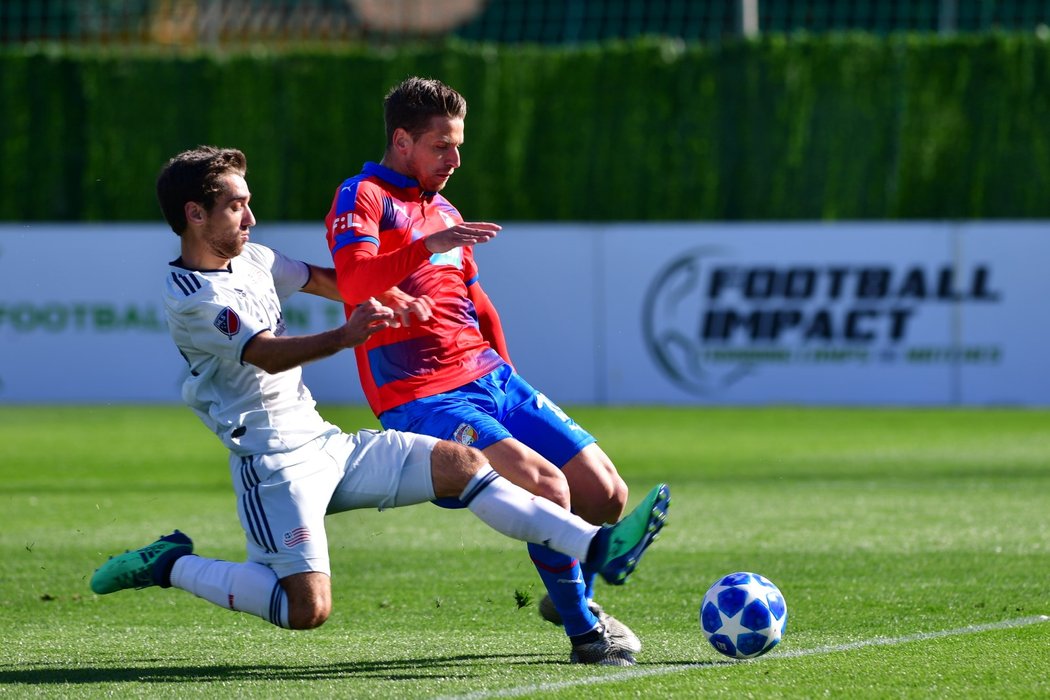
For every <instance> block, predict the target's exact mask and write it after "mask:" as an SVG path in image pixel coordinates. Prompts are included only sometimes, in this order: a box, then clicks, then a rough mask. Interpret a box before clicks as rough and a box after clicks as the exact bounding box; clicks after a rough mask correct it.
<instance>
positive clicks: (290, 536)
mask: <svg viewBox="0 0 1050 700" xmlns="http://www.w3.org/2000/svg"><path fill="white" fill-rule="evenodd" d="M281 539H283V540H284V546H285V547H295V546H296V545H300V544H302V543H303V542H306V541H308V540H309V539H310V528H308V527H302V526H300V527H297V528H295V529H293V530H289V531H288V532H286V533H284V537H282V538H281Z"/></svg>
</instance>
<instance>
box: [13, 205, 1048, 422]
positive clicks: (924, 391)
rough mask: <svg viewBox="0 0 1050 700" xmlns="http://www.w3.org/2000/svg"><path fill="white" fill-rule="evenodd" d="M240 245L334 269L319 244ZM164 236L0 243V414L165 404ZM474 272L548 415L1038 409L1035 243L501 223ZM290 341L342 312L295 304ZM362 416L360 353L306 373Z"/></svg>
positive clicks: (168, 361)
mask: <svg viewBox="0 0 1050 700" xmlns="http://www.w3.org/2000/svg"><path fill="white" fill-rule="evenodd" d="M253 240H256V241H258V242H261V243H265V244H267V245H270V246H272V247H275V248H278V249H280V250H282V251H284V252H285V253H288V254H290V255H292V256H296V257H299V258H301V259H304V260H307V261H310V262H314V263H317V264H329V258H328V252H327V248H326V245H325V241H324V234H323V229H322V228H321V227H320V226H318V225H316V224H273V225H261V226H259V227H257V228H256V229H255V230H254V233H253ZM177 255H178V239H177V238H176V237H175V235H174V234H172V233H171V232H170V231H168V230H167V228H166V227H165V226H163V225H161V224H152V223H150V224H110V225H66V224H31V225H0V402H3V403H47V402H74V403H80V402H84V403H86V402H114V403H119V402H154V401H162V402H166V401H178V400H179V392H178V385H179V382H180V381H181V377H182V373H183V367H184V363H183V361H182V359H181V357H180V356H179V355H178V353H177V352H176V351H175V349H174V347H173V346H172V344H171V342H170V340H169V338H168V335H167V331H166V328H165V327H164V320H163V313H162V310H161V305H160V303H159V290H160V285H161V282H162V277H163V275H164V274H165V271H166V268H165V263H166V262H167V261H169V260H171V259H173V258H175V257H177ZM476 255H477V258H478V260H479V263H480V265H481V281H482V284H483V285H484V287H485V288H486V289H487V290H488V292H489V295H490V296H491V297H492V298H493V299H494V300H495V302H496V305H497V307H498V308H499V309H500V312H501V316H502V318H503V323H504V329H505V331H506V333H507V337H508V342H509V344H510V348H511V354H512V357H513V359H514V362H515V365H516V366H517V368H518V370H519V371H520V372H521V373H522V374H523V375H524V376H525V377H526V378H527V379H528V380H529V381H531V382H532V383H533V384H534V385H536V386H537V387H538V388H540V389H541V390H542V391H544V393H546V394H548V395H549V396H550V397H551V398H553V399H554V400H555V401H558V402H561V403H567V404H568V403H596V404H653V403H660V404H705V405H717V404H727V405H752V404H765V403H797V404H825V405H826V404H848V405H854V404H870V405H988V404H1010V405H1013V404H1018V405H1033V406H1035V405H1039V406H1046V405H1050V363H1048V360H1047V348H1048V345H1050V344H1048V342H1047V341H1048V340H1050V323H1048V321H1050V314H1048V312H1047V310H1046V300H1047V299H1050V274H1048V273H1047V272H1046V267H1047V263H1048V262H1050V224H1048V223H1047V222H1033V223H1008V222H1004V223H996V222H975V223H962V224H954V223H903V224H885V223H844V224H822V223H790V224H776V223H774V224H692V223H682V224H615V225H597V224H580V225H571V224H570V225H564V224H562V225H536V224H508V225H506V226H505V227H504V229H503V232H502V233H501V234H500V236H499V237H498V238H497V239H496V240H495V241H493V242H492V243H489V244H487V245H485V246H479V247H478V249H477V250H476ZM286 317H287V321H288V326H289V330H290V332H293V333H305V332H315V331H319V330H323V329H326V328H330V327H332V326H334V325H336V324H337V323H339V322H340V319H341V317H342V312H341V309H340V307H339V306H338V305H336V304H333V303H330V302H326V301H324V300H321V299H317V298H314V297H311V296H309V295H305V294H304V295H299V296H298V297H297V298H293V300H292V301H291V302H290V303H289V304H288V305H287V307H286ZM306 375H307V382H308V383H309V385H310V387H311V389H312V390H313V393H314V395H315V396H316V398H317V399H318V400H320V401H323V402H329V403H334V402H340V403H363V395H362V394H361V391H360V389H359V388H358V386H357V378H356V370H355V368H354V360H353V354H352V353H351V352H346V353H343V354H342V355H341V356H338V357H335V358H329V359H326V360H322V361H320V362H317V363H314V364H312V365H309V366H308V367H307V369H306Z"/></svg>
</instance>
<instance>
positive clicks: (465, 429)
mask: <svg viewBox="0 0 1050 700" xmlns="http://www.w3.org/2000/svg"><path fill="white" fill-rule="evenodd" d="M452 439H453V440H455V441H456V442H458V443H459V444H461V445H468V446H469V445H473V444H474V443H475V442H477V441H478V431H476V430H474V427H473V426H470V425H467V424H466V423H460V424H459V427H458V428H456V432H454V433H452Z"/></svg>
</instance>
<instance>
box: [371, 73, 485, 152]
mask: <svg viewBox="0 0 1050 700" xmlns="http://www.w3.org/2000/svg"><path fill="white" fill-rule="evenodd" d="M466 116H467V101H466V100H465V99H464V98H463V95H460V94H459V93H458V92H456V91H455V90H453V89H452V88H450V87H449V86H448V85H445V84H444V83H443V82H441V81H440V80H434V79H432V78H418V77H414V76H413V77H411V78H406V79H405V80H403V81H401V83H400V84H398V85H396V86H394V87H393V88H392V89H391V90H390V92H388V93H387V95H386V99H384V100H383V118H384V120H385V122H386V145H387V146H390V145H391V144H392V143H393V142H394V131H396V130H397V129H404V130H405V131H407V132H408V133H409V134H411V135H412V139H413V140H415V139H417V138H419V136H420V134H422V133H423V132H425V131H426V130H427V128H428V127H429V126H430V120H431V118H432V117H450V118H453V119H463V118H465V117H466Z"/></svg>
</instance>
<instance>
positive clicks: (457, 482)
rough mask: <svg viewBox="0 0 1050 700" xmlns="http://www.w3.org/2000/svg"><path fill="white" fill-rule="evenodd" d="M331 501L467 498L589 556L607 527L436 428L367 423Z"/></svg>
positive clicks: (482, 511) (506, 526)
mask: <svg viewBox="0 0 1050 700" xmlns="http://www.w3.org/2000/svg"><path fill="white" fill-rule="evenodd" d="M358 436H359V445H358V446H357V448H356V449H355V450H354V452H353V453H351V454H350V455H349V456H348V458H347V463H348V464H350V465H351V467H350V468H348V470H347V473H346V475H345V477H344V478H343V479H342V480H341V482H340V484H339V486H338V487H337V488H336V490H335V493H334V494H333V497H332V499H331V503H330V505H329V512H331V513H336V512H340V511H344V510H351V509H355V508H369V507H373V508H380V509H383V508H392V507H398V506H407V505H412V504H416V503H425V502H428V501H432V500H434V499H435V498H442V497H446V498H447V497H451V498H456V499H459V500H460V502H462V503H463V505H464V506H465V507H467V508H469V509H470V511H471V512H472V513H474V514H475V515H476V516H477V517H479V518H480V519H481V520H482V521H483V522H484V523H485V524H487V525H488V526H489V527H491V528H493V529H494V530H496V531H497V532H500V533H502V534H504V535H506V536H508V537H512V538H514V539H518V540H524V541H535V542H546V541H549V542H550V543H551V546H552V547H555V548H558V549H559V550H562V551H566V552H570V553H572V555H573V556H577V557H580V558H586V557H587V556H588V552H589V549H590V547H591V545H592V542H593V541H594V539H595V535H596V534H598V531H599V529H600V528H598V527H595V526H594V525H591V524H590V523H587V522H585V521H584V520H583V519H582V518H579V517H577V516H575V515H573V514H572V513H570V512H569V511H567V510H566V509H564V508H562V507H560V506H558V505H556V504H554V503H552V502H550V501H548V500H546V499H542V498H536V497H535V496H534V495H533V494H531V493H529V492H527V491H525V490H524V489H522V488H520V487H518V486H516V485H515V484H513V483H511V482H510V481H508V480H507V479H505V478H503V477H502V476H500V475H499V474H498V473H497V472H496V471H495V470H494V469H493V468H492V467H491V466H490V465H489V463H488V461H487V460H486V459H485V456H484V455H483V454H482V453H481V452H480V451H478V450H476V449H473V448H469V447H465V446H463V445H460V444H457V443H454V442H451V441H448V440H439V439H437V438H434V437H431V436H429V435H419V434H415V433H405V432H401V431H397V430H386V431H383V432H381V433H376V432H374V431H361V432H360V433H359V434H358Z"/></svg>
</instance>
